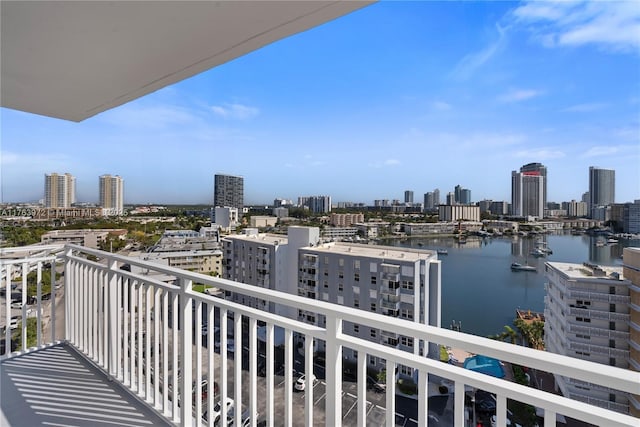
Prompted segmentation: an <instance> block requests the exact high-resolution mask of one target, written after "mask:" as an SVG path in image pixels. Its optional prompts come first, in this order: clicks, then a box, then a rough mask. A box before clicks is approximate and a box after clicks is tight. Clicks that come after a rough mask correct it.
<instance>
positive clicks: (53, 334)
mask: <svg viewBox="0 0 640 427" xmlns="http://www.w3.org/2000/svg"><path fill="white" fill-rule="evenodd" d="M56 262H57V260H56V259H53V260H51V281H50V282H51V342H52V343H53V342H54V341H55V340H56V286H57V285H58V281H57V279H56Z"/></svg>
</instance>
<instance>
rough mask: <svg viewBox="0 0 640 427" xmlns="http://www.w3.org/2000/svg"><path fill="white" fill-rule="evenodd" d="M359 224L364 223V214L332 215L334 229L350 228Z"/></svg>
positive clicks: (331, 221)
mask: <svg viewBox="0 0 640 427" xmlns="http://www.w3.org/2000/svg"><path fill="white" fill-rule="evenodd" d="M357 222H364V214H362V213H354V214H349V213H347V214H337V213H332V214H331V220H330V223H331V225H333V226H334V227H349V226H351V225H353V224H355V223H357Z"/></svg>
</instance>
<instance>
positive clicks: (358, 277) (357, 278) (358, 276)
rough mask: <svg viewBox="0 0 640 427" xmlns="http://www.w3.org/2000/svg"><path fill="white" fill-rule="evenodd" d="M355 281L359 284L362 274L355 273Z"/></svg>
mask: <svg viewBox="0 0 640 427" xmlns="http://www.w3.org/2000/svg"><path fill="white" fill-rule="evenodd" d="M353 281H354V282H359V281H360V273H355V274H354V275H353Z"/></svg>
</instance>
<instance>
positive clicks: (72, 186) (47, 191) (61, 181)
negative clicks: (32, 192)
mask: <svg viewBox="0 0 640 427" xmlns="http://www.w3.org/2000/svg"><path fill="white" fill-rule="evenodd" d="M75 202H76V178H75V177H74V176H73V175H71V174H70V173H65V174H64V175H60V174H57V173H51V174H45V176H44V206H45V207H46V208H70V207H71V205H73V204H74V203H75Z"/></svg>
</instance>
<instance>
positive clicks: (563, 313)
mask: <svg viewBox="0 0 640 427" xmlns="http://www.w3.org/2000/svg"><path fill="white" fill-rule="evenodd" d="M636 249H637V248H636ZM624 262H625V268H624V270H623V268H620V267H600V266H598V265H595V264H590V263H584V264H571V263H560V262H547V263H546V264H545V271H546V278H547V284H546V287H547V292H546V297H545V309H544V315H545V324H544V342H545V348H546V350H547V351H549V352H552V353H557V354H561V355H565V356H570V357H575V358H578V359H583V360H588V361H591V362H597V363H602V364H605V365H611V366H617V367H619V368H631V369H638V368H640V364H639V363H638V362H640V360H638V358H636V360H635V362H631V360H630V354H631V352H633V349H634V346H633V344H630V341H633V339H634V338H635V337H636V336H637V335H638V334H637V333H636V332H635V331H633V330H632V328H633V326H632V324H633V322H631V321H630V316H633V315H634V314H633V313H635V314H637V311H634V304H633V298H634V296H630V290H631V289H634V286H635V285H633V283H631V281H630V280H629V278H627V277H626V276H623V273H624V274H629V273H633V270H634V264H633V263H634V262H635V263H637V262H638V257H637V256H635V258H634V257H633V256H632V253H631V252H630V251H627V249H625V250H624ZM637 268H638V264H635V269H637ZM636 276H637V274H636ZM631 277H633V274H631ZM636 278H637V277H636ZM630 310H631V311H632V312H633V313H632V312H630ZM636 318H637V316H636ZM636 344H637V343H636ZM635 354H636V357H637V355H638V354H640V353H638V352H635ZM555 379H556V384H557V386H558V388H559V389H560V391H561V392H562V394H563V395H564V396H566V397H569V398H571V399H576V400H581V401H584V402H589V403H591V404H593V405H597V406H600V407H603V408H607V409H611V410H614V411H618V412H622V413H625V414H626V413H629V411H630V406H632V405H630V403H632V402H630V396H629V395H628V394H627V393H622V392H617V391H615V390H611V389H607V388H604V387H600V386H594V385H593V384H590V383H588V382H584V381H579V380H575V379H571V378H566V377H563V376H560V375H556V376H555ZM632 399H633V398H632ZM635 403H637V401H636V402H635ZM635 403H634V404H635ZM636 409H638V408H636Z"/></svg>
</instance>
